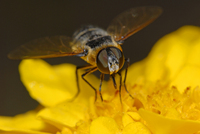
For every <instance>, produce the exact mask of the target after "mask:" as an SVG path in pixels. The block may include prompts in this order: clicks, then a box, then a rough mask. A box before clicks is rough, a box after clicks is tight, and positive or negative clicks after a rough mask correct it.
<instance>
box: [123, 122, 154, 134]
mask: <svg viewBox="0 0 200 134" xmlns="http://www.w3.org/2000/svg"><path fill="white" fill-rule="evenodd" d="M123 134H151V132H150V131H149V129H148V128H147V127H146V126H145V125H143V124H142V123H141V122H133V123H130V124H128V125H127V126H126V127H125V128H124V129H123Z"/></svg>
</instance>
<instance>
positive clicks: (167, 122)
mask: <svg viewBox="0 0 200 134" xmlns="http://www.w3.org/2000/svg"><path fill="white" fill-rule="evenodd" d="M139 114H140V115H141V117H142V118H143V119H144V120H145V121H146V123H147V125H148V127H149V129H150V130H151V131H152V132H153V134H193V133H195V132H197V131H200V121H192V120H178V119H169V118H166V117H164V116H161V115H158V114H155V113H153V112H150V111H146V110H144V109H140V110H139Z"/></svg>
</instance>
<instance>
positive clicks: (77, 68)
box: [72, 65, 93, 100]
mask: <svg viewBox="0 0 200 134" xmlns="http://www.w3.org/2000/svg"><path fill="white" fill-rule="evenodd" d="M92 67H93V66H92V65H85V66H80V67H76V83H77V89H78V91H77V93H76V94H75V96H74V97H73V99H72V100H74V99H75V98H76V97H77V96H78V95H79V93H80V86H79V78H78V70H79V69H90V68H92Z"/></svg>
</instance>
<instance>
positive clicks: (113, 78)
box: [111, 75, 117, 89]
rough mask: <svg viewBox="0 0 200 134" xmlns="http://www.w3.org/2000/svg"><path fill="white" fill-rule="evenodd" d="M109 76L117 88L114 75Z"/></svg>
mask: <svg viewBox="0 0 200 134" xmlns="http://www.w3.org/2000/svg"><path fill="white" fill-rule="evenodd" d="M111 77H112V80H113V85H114V87H115V89H117V84H116V81H115V76H114V75H111Z"/></svg>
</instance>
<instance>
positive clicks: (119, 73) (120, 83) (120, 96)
mask: <svg viewBox="0 0 200 134" xmlns="http://www.w3.org/2000/svg"><path fill="white" fill-rule="evenodd" d="M117 74H118V75H119V76H120V82H119V98H120V102H121V104H122V95H121V87H122V75H121V72H117Z"/></svg>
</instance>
